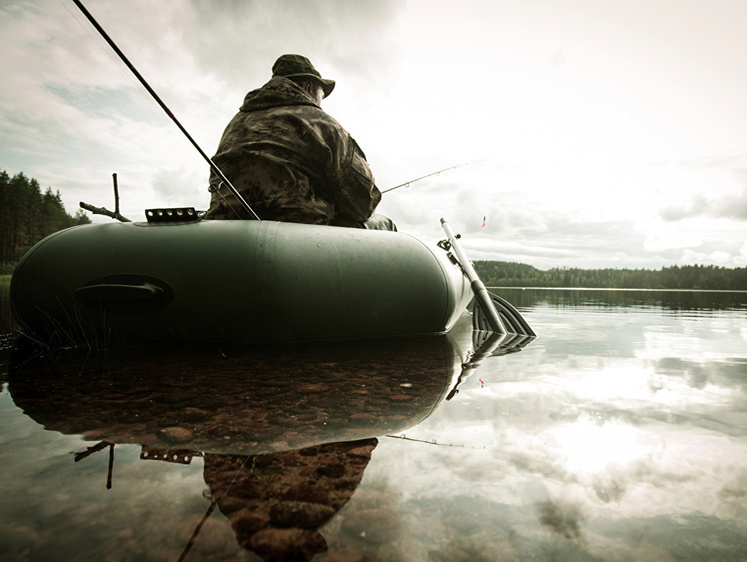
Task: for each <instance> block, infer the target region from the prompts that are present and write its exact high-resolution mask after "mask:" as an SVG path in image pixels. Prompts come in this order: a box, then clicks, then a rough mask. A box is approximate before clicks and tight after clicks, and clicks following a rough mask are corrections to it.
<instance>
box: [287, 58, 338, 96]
mask: <svg viewBox="0 0 747 562" xmlns="http://www.w3.org/2000/svg"><path fill="white" fill-rule="evenodd" d="M272 75H273V76H284V77H285V78H302V77H305V78H314V79H316V80H317V81H318V82H319V84H320V85H321V87H322V90H324V97H325V98H326V97H327V96H328V95H330V94H331V93H332V90H334V89H335V81H334V80H327V79H325V78H322V75H321V74H319V71H318V70H317V69H316V68H314V65H313V64H311V61H310V60H309V59H307V58H306V57H302V56H301V55H282V56H281V57H280V58H278V60H276V61H275V64H273V65H272Z"/></svg>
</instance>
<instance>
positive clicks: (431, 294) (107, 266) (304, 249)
mask: <svg viewBox="0 0 747 562" xmlns="http://www.w3.org/2000/svg"><path fill="white" fill-rule="evenodd" d="M442 246H443V245H442ZM448 249H449V247H448V245H447V247H442V248H437V247H429V246H428V245H426V244H424V243H423V242H421V241H419V240H418V239H416V238H414V237H412V236H409V235H407V234H403V233H398V232H386V231H373V230H362V229H352V228H337V227H329V226H315V225H304V224H294V223H280V222H272V221H195V222H142V223H140V222H138V223H108V224H92V225H82V226H77V227H73V228H70V229H67V230H63V231H60V232H57V233H55V234H52V235H51V236H49V237H47V238H45V239H44V240H42V241H41V242H39V243H38V244H37V245H36V246H34V247H33V248H32V249H31V250H30V251H29V252H28V253H27V254H26V255H25V256H24V257H23V259H22V260H21V262H20V263H19V264H18V266H17V267H16V270H15V272H14V275H13V279H12V283H11V306H12V308H13V313H14V316H15V318H16V320H17V322H18V324H19V326H20V327H21V329H22V331H23V332H24V333H25V334H26V335H28V336H29V337H31V338H33V339H36V340H39V341H42V342H44V343H46V344H48V345H52V346H54V347H67V346H78V345H84V346H87V347H93V348H100V347H106V346H108V345H110V344H111V343H112V342H113V341H119V340H164V341H185V342H190V341H194V342H227V343H263V342H302V341H321V340H343V339H360V338H383V337H399V336H414V335H426V334H442V333H446V332H448V331H449V330H450V329H451V327H452V326H453V325H454V323H455V322H456V321H457V319H458V318H459V316H460V315H461V314H462V313H463V312H464V311H465V308H466V307H467V305H468V304H469V302H470V300H471V298H472V295H473V293H472V289H471V285H470V280H469V279H468V277H467V276H466V275H465V273H464V272H463V270H462V268H461V266H460V264H459V262H458V260H457V259H456V258H454V256H453V255H452V254H451V253H450V252H448Z"/></svg>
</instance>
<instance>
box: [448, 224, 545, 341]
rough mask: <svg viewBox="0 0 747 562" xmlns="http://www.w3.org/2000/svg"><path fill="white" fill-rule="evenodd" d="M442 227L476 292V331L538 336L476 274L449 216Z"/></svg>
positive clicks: (518, 314)
mask: <svg viewBox="0 0 747 562" xmlns="http://www.w3.org/2000/svg"><path fill="white" fill-rule="evenodd" d="M441 226H442V227H443V229H444V231H445V232H446V236H447V237H448V239H449V240H448V242H449V245H450V246H451V248H452V249H453V250H454V253H455V254H456V257H457V259H458V260H459V263H460V265H461V267H462V271H464V274H465V275H466V276H467V278H468V279H469V281H470V284H471V286H472V292H473V293H474V295H475V310H474V316H473V319H472V325H473V327H474V328H475V329H476V330H483V331H492V332H496V333H498V334H506V333H511V334H519V335H523V336H531V337H535V336H536V334H535V333H534V330H532V329H531V328H530V327H529V324H528V323H527V321H526V320H524V317H523V316H522V315H521V313H520V312H519V311H518V310H516V308H514V306H513V305H511V303H509V302H508V301H507V300H506V299H503V298H501V297H499V296H498V295H494V294H492V293H490V292H488V290H487V289H486V288H485V285H484V284H483V282H482V281H480V278H479V277H478V275H477V272H476V271H475V268H474V267H473V266H472V262H470V261H469V258H468V257H467V254H465V252H464V250H463V249H462V246H461V244H460V243H459V238H460V236H459V235H458V234H454V231H453V230H451V226H449V223H448V222H446V219H444V218H442V219H441Z"/></svg>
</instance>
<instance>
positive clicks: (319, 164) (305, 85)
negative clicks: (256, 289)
mask: <svg viewBox="0 0 747 562" xmlns="http://www.w3.org/2000/svg"><path fill="white" fill-rule="evenodd" d="M334 87H335V82H334V80H328V79H324V78H322V76H321V74H320V73H319V72H318V71H317V70H316V69H315V68H314V66H313V65H312V64H311V61H309V59H307V58H306V57H303V56H301V55H283V56H281V57H280V58H278V60H277V61H276V62H275V64H274V65H273V67H272V78H271V79H270V81H269V82H267V83H266V84H265V85H264V86H262V87H261V88H259V89H256V90H253V91H251V92H249V93H248V94H247V95H246V97H245V98H244V103H243V105H242V106H241V109H240V110H239V112H238V113H237V114H236V115H235V116H234V118H233V119H232V120H231V121H230V122H229V123H228V126H227V127H226V130H225V131H224V133H223V137H222V138H221V141H220V144H219V145H218V151H217V153H216V155H215V156H214V157H213V162H215V164H216V165H217V166H218V168H220V170H221V171H222V172H223V173H224V174H225V176H226V177H227V178H228V179H229V180H230V181H231V183H232V184H233V185H234V187H235V188H236V189H237V190H238V191H239V193H240V194H241V195H242V197H243V198H244V199H246V201H247V202H248V203H249V205H250V206H251V207H252V209H253V210H254V211H255V212H256V213H257V215H258V216H259V217H260V218H261V219H263V220H276V221H285V222H300V223H307V224H322V225H332V226H346V227H355V228H370V229H378V230H396V227H395V226H394V223H393V222H392V221H391V220H390V219H388V218H387V217H384V216H381V215H373V212H374V209H376V206H377V205H378V204H379V201H380V200H381V192H380V191H379V189H378V188H377V187H376V184H375V182H374V177H373V174H372V173H371V169H370V168H369V167H368V163H367V162H366V157H365V155H364V154H363V151H362V150H361V149H360V147H359V146H358V144H357V143H356V142H355V140H354V139H353V137H351V136H350V134H349V133H348V132H347V131H346V130H345V129H343V128H342V126H341V125H340V124H339V123H338V122H337V121H335V120H334V119H333V118H332V117H330V116H329V115H328V114H327V113H326V112H325V111H324V110H323V109H322V108H321V103H322V99H323V98H326V97H327V96H328V95H329V94H330V93H332V90H333V89H334ZM210 191H211V193H212V196H211V201H210V208H209V210H208V212H207V217H206V218H207V219H237V218H248V217H247V214H246V211H245V210H244V209H243V208H242V207H241V205H240V204H239V203H238V201H237V200H236V198H235V197H234V196H233V195H232V194H231V193H230V191H229V190H228V189H227V188H226V187H225V186H223V185H221V181H220V178H219V177H218V176H217V174H215V172H211V175H210Z"/></svg>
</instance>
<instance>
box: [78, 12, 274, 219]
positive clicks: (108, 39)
mask: <svg viewBox="0 0 747 562" xmlns="http://www.w3.org/2000/svg"><path fill="white" fill-rule="evenodd" d="M73 3H74V4H75V5H76V6H77V7H78V9H79V10H80V11H81V12H82V13H83V15H84V16H86V18H87V19H88V21H89V22H91V25H93V27H94V28H96V31H98V32H99V34H100V35H101V37H103V38H104V40H105V41H106V42H107V43H108V44H109V46H110V47H111V48H112V49H113V50H114V52H115V53H117V55H118V56H119V58H120V59H122V62H123V63H125V65H126V66H127V68H129V69H130V72H132V73H133V74H134V75H135V78H137V79H138V80H139V81H140V83H141V84H142V85H143V87H144V88H145V89H146V90H147V91H148V93H149V94H150V95H151V96H152V97H153V99H154V100H156V102H157V103H158V105H160V106H161V109H163V110H164V111H165V112H166V115H168V116H169V117H170V118H171V120H172V121H173V122H174V123H175V124H176V126H177V127H179V130H180V131H181V132H182V133H183V134H184V136H186V137H187V139H188V140H189V142H191V143H192V146H194V147H195V148H196V149H197V152H199V153H200V155H201V156H202V157H203V158H204V159H205V161H206V162H207V163H208V164H209V165H210V169H211V170H213V172H215V173H216V174H217V176H218V177H219V178H220V180H221V182H222V183H223V184H224V185H225V186H226V187H227V188H228V190H229V191H230V192H231V194H232V195H233V196H234V197H236V199H237V200H238V202H239V203H240V204H241V206H242V207H243V208H244V210H245V211H246V212H247V213H249V216H250V217H251V218H252V219H254V220H260V219H259V215H257V213H255V212H254V210H253V209H252V208H251V207H250V206H249V203H247V202H246V200H245V199H244V198H243V197H242V196H241V194H240V193H239V192H238V190H237V189H236V188H235V187H234V186H233V184H232V183H231V182H230V181H228V178H227V177H226V176H225V174H223V172H222V171H221V169H220V168H218V166H217V165H216V164H215V162H213V160H212V159H211V158H210V157H209V156H208V155H207V154H205V151H203V150H202V148H200V145H198V144H197V141H195V140H194V139H193V138H192V135H190V134H189V133H188V132H187V130H186V129H185V128H184V127H183V126H182V124H181V123H180V122H179V120H178V119H177V118H176V116H175V115H174V114H173V113H172V112H171V110H170V109H169V108H168V107H167V106H166V104H165V103H164V102H163V100H162V99H161V98H160V97H159V96H158V94H157V93H156V92H155V90H154V89H153V88H151V87H150V84H148V82H146V81H145V78H143V76H142V75H141V74H140V73H139V72H138V70H137V68H135V66H134V65H133V64H132V63H131V62H130V61H129V59H128V58H127V57H126V56H125V54H124V53H123V52H122V51H121V50H120V48H119V47H118V46H117V44H116V43H115V42H114V41H113V40H112V38H111V37H109V34H108V33H107V32H106V31H104V28H103V27H101V26H100V25H99V23H98V22H97V21H96V19H95V18H94V17H93V16H92V15H91V13H90V12H89V11H88V10H87V9H86V7H85V6H83V4H81V2H80V0H73Z"/></svg>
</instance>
